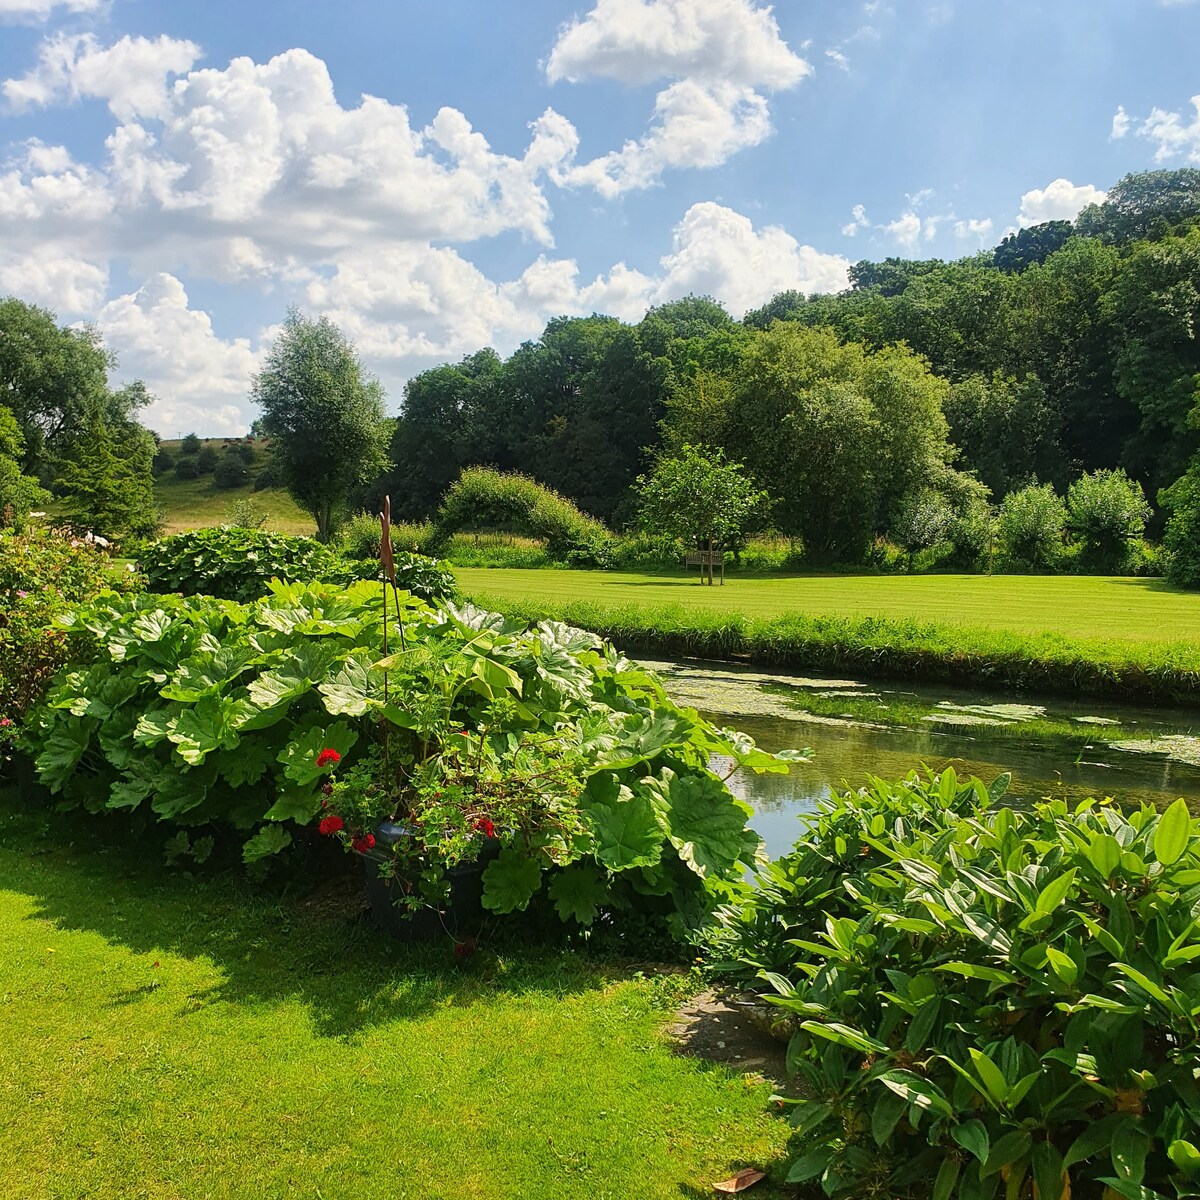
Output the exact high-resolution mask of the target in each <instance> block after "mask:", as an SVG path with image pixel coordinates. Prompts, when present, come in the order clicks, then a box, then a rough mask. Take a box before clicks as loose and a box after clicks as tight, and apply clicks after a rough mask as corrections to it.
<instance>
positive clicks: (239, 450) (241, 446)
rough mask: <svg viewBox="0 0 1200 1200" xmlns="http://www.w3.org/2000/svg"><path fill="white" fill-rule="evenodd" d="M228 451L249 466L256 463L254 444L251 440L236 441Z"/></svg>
mask: <svg viewBox="0 0 1200 1200" xmlns="http://www.w3.org/2000/svg"><path fill="white" fill-rule="evenodd" d="M226 453H227V454H233V455H235V456H236V457H237V458H240V459H241V460H242V462H244V463H245V464H246V466H248V467H249V466H252V465H253V463H254V446H253V445H252V444H251V443H250V442H235V443H234V444H233V445H232V446H230V447H229V449H228V450H227V451H226Z"/></svg>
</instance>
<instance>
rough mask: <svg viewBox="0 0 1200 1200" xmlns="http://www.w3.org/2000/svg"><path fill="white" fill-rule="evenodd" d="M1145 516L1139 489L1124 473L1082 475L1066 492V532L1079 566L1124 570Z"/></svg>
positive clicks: (1143, 525) (1110, 472)
mask: <svg viewBox="0 0 1200 1200" xmlns="http://www.w3.org/2000/svg"><path fill="white" fill-rule="evenodd" d="M1149 516H1150V505H1149V504H1147V503H1146V497H1145V495H1144V494H1143V493H1142V485H1141V484H1140V483H1137V482H1136V481H1134V480H1132V479H1130V478H1129V476H1128V475H1126V474H1125V472H1124V471H1095V472H1093V473H1092V474H1090V475H1083V476H1081V477H1080V478H1079V479H1077V480H1075V482H1074V483H1073V484H1071V487H1070V489H1069V490H1068V491H1067V528H1068V530H1069V531H1070V533H1071V535H1072V536H1073V537H1074V538H1075V539H1076V540H1077V541H1078V542H1079V544H1080V560H1081V562H1082V563H1083V564H1085V565H1086V566H1088V567H1090V568H1092V569H1094V570H1120V569H1122V568H1123V567H1126V566H1128V565H1129V564H1130V561H1131V556H1132V554H1133V552H1134V548H1135V547H1136V545H1137V544H1138V543H1139V542H1140V540H1141V537H1142V534H1143V533H1144V532H1145V529H1146V521H1147V519H1148V518H1149Z"/></svg>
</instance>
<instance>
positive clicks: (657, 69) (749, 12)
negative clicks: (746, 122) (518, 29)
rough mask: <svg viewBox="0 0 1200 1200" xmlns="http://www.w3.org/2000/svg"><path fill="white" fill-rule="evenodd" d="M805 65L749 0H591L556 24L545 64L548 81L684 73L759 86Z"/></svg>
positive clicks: (791, 80) (800, 73) (787, 82)
mask: <svg viewBox="0 0 1200 1200" xmlns="http://www.w3.org/2000/svg"><path fill="white" fill-rule="evenodd" d="M811 70H812V68H811V67H810V66H809V64H808V63H806V62H805V61H804V59H802V58H800V57H799V56H798V55H796V54H794V53H792V51H791V50H790V49H789V48H788V45H787V43H786V42H785V41H784V40H783V37H782V36H781V35H780V32H779V25H778V23H777V22H776V20H775V17H774V15H773V14H772V12H771V10H770V9H769V8H759V7H758V6H757V5H756V4H753V3H751V2H750V0H597V3H596V5H595V7H594V8H593V9H592V10H591V12H589V13H588V14H587V16H585V17H584V18H582V19H581V20H576V21H574V22H572V23H571V24H570V25H568V26H567V27H566V28H565V29H563V31H562V32H561V33H560V35H559V38H558V41H557V42H556V43H555V45H554V49H553V50H552V51H551V52H550V58H549V60H548V62H547V64H546V74H547V76H548V77H549V79H550V80H551V82H555V81H557V80H560V79H566V80H569V81H571V82H573V83H574V82H578V81H579V80H581V79H587V78H595V77H597V76H606V77H608V78H610V79H618V80H620V81H621V82H623V83H631V84H644V83H653V82H654V81H656V80H658V79H664V78H675V79H684V78H690V79H707V80H712V81H716V80H720V81H723V82H727V83H741V84H745V85H747V86H750V87H758V86H762V87H767V88H789V87H793V86H795V85H796V84H797V83H799V82H800V80H801V79H803V78H804V77H805V76H806V75H807V74H809V73H810V71H811Z"/></svg>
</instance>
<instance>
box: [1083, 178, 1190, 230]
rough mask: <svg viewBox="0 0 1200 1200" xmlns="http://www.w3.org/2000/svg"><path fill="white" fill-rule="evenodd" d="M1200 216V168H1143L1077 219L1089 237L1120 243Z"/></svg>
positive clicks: (1179, 228) (1187, 223)
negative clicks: (1157, 169)
mask: <svg viewBox="0 0 1200 1200" xmlns="http://www.w3.org/2000/svg"><path fill="white" fill-rule="evenodd" d="M1197 218H1200V170H1197V169H1196V168H1195V167H1183V168H1181V169H1180V170H1176V171H1139V172H1137V173H1136V174H1133V175H1126V176H1125V177H1124V178H1123V179H1121V180H1120V181H1119V182H1117V183H1115V184H1114V185H1113V186H1112V187H1111V188H1109V189H1108V193H1107V195H1106V196H1105V198H1104V203H1103V204H1091V205H1088V207H1087V208H1085V209H1084V210H1083V212H1081V213H1080V214H1079V216H1078V217H1077V218H1076V219H1075V228H1076V229H1077V230H1078V231H1079V232H1080V233H1081V234H1083V235H1084V236H1085V237H1098V238H1100V239H1101V240H1102V241H1105V242H1112V243H1116V244H1118V245H1120V244H1123V243H1125V242H1133V241H1138V240H1140V239H1143V238H1149V239H1158V238H1163V237H1168V236H1169V235H1171V234H1172V233H1177V232H1179V231H1180V230H1181V229H1182V228H1184V227H1186V226H1188V225H1189V224H1191V223H1192V222H1194V221H1195V220H1196V219H1197Z"/></svg>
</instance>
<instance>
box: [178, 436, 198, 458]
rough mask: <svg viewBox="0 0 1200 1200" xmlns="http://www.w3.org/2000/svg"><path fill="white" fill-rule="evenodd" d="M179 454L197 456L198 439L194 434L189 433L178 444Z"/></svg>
mask: <svg viewBox="0 0 1200 1200" xmlns="http://www.w3.org/2000/svg"><path fill="white" fill-rule="evenodd" d="M179 453H180V454H199V453H200V439H199V438H198V437H197V436H196V435H195V434H194V433H189V434H188V435H187V436H186V437H185V438H184V439H183V441H181V442H180V443H179Z"/></svg>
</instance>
